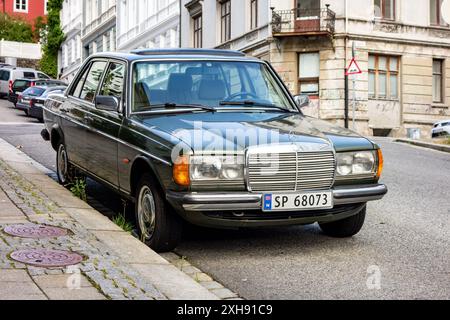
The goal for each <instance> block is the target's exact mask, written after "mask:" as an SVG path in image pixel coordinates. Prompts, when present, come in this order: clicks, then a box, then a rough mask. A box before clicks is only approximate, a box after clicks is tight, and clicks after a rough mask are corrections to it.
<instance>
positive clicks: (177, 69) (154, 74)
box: [131, 61, 294, 112]
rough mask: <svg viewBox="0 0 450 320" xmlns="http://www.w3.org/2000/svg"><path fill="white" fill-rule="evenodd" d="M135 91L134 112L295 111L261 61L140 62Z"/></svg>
mask: <svg viewBox="0 0 450 320" xmlns="http://www.w3.org/2000/svg"><path fill="white" fill-rule="evenodd" d="M133 88H134V89H133V95H132V104H131V105H132V112H143V111H149V110H151V109H152V107H156V106H159V107H161V106H162V105H167V104H170V105H175V106H183V105H184V106H186V105H202V106H208V107H220V108H230V107H233V106H234V107H236V105H241V106H245V107H249V108H258V107H275V108H283V109H286V110H289V111H294V110H293V109H292V105H291V103H290V102H289V100H288V98H287V96H286V95H285V93H284V92H283V90H282V88H281V87H280V85H279V84H278V82H277V81H276V79H275V78H274V76H273V75H272V74H271V73H270V72H269V70H268V69H267V67H266V66H265V65H264V64H262V63H257V62H238V61H199V62H192V61H187V62H182V61H178V62H164V63H160V62H148V61H146V62H138V63H136V64H135V65H134V69H133ZM278 110H279V109H278Z"/></svg>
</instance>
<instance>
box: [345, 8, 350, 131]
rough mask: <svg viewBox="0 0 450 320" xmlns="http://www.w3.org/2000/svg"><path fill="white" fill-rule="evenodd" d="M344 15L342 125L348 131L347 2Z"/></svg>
mask: <svg viewBox="0 0 450 320" xmlns="http://www.w3.org/2000/svg"><path fill="white" fill-rule="evenodd" d="M344 3H345V4H344V6H345V9H344V15H345V37H344V55H345V57H344V72H345V76H344V77H345V78H344V82H345V84H344V90H345V98H344V100H345V101H344V124H345V128H347V129H348V120H349V119H348V105H349V94H348V75H347V43H348V0H344Z"/></svg>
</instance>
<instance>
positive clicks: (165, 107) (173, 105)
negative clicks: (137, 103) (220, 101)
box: [137, 102, 217, 113]
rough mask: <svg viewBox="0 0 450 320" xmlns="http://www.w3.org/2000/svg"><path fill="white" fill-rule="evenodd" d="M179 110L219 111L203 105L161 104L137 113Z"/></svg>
mask: <svg viewBox="0 0 450 320" xmlns="http://www.w3.org/2000/svg"><path fill="white" fill-rule="evenodd" d="M177 108H191V109H201V110H206V111H211V112H215V111H217V110H216V108H213V107H209V106H205V105H202V104H188V103H171V102H168V103H161V104H154V105H149V106H146V107H144V108H142V109H148V110H146V111H143V110H142V111H139V112H137V113H143V112H150V111H152V109H171V110H174V111H176V109H177ZM180 111H186V110H182V109H181V110H180Z"/></svg>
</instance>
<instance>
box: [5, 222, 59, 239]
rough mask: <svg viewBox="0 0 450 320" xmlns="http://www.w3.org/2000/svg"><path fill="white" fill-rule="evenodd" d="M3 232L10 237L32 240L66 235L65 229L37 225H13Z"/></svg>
mask: <svg viewBox="0 0 450 320" xmlns="http://www.w3.org/2000/svg"><path fill="white" fill-rule="evenodd" d="M3 231H4V232H5V233H7V234H9V235H11V236H15V237H21V238H33V239H41V238H56V237H62V236H66V235H67V230H66V229H62V228H58V227H51V226H43V225H38V224H14V225H10V226H7V227H5V229H4V230H3Z"/></svg>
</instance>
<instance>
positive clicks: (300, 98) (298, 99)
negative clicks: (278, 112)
mask: <svg viewBox="0 0 450 320" xmlns="http://www.w3.org/2000/svg"><path fill="white" fill-rule="evenodd" d="M294 100H295V103H297V106H298V107H299V108H303V107H308V106H309V102H310V100H309V97H308V96H307V95H304V94H299V95H296V96H294Z"/></svg>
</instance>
